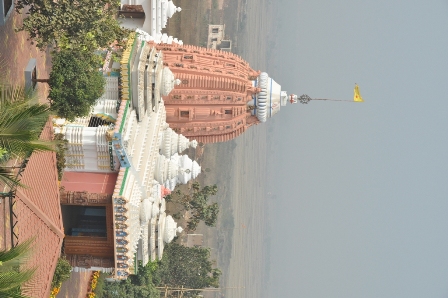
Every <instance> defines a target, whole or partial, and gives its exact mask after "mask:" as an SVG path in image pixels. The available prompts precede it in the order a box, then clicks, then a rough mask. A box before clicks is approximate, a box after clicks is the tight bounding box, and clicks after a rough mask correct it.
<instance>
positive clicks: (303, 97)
mask: <svg viewBox="0 0 448 298" xmlns="http://www.w3.org/2000/svg"><path fill="white" fill-rule="evenodd" d="M297 100H298V101H299V102H300V103H302V104H307V103H309V102H310V101H312V100H329V101H345V102H354V101H353V100H346V99H331V98H311V97H309V96H308V95H307V94H303V95H300V96H299V97H297Z"/></svg>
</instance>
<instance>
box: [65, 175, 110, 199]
mask: <svg viewBox="0 0 448 298" xmlns="http://www.w3.org/2000/svg"><path fill="white" fill-rule="evenodd" d="M117 176H118V173H92V172H69V171H66V172H64V176H63V177H62V181H61V186H62V187H64V189H65V190H66V191H86V192H89V193H107V194H112V193H113V192H114V188H115V182H116V181H117Z"/></svg>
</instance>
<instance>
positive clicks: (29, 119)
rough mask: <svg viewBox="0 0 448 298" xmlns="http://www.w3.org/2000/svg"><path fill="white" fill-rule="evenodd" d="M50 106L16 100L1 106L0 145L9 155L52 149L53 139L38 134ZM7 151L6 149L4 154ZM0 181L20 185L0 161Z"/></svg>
mask: <svg viewBox="0 0 448 298" xmlns="http://www.w3.org/2000/svg"><path fill="white" fill-rule="evenodd" d="M48 110H49V107H48V106H47V105H41V104H31V103H30V102H29V101H24V100H20V101H19V100H17V101H14V102H10V101H9V102H5V103H3V104H2V105H1V106H0V148H1V149H2V152H7V153H6V156H4V158H2V160H3V163H4V162H5V160H6V159H7V158H6V157H17V158H24V157H27V156H29V155H30V154H31V153H32V152H34V151H51V150H53V144H52V143H51V142H46V141H40V140H39V134H40V132H41V130H42V126H43V123H45V121H46V119H47V117H48ZM3 155H5V153H4V154H3ZM0 181H2V182H4V183H6V184H7V185H8V186H10V187H12V186H13V185H21V184H20V183H19V182H18V181H17V180H16V179H15V177H14V175H13V174H12V173H10V171H9V170H8V169H7V168H5V167H2V165H0Z"/></svg>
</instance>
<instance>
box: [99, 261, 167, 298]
mask: <svg viewBox="0 0 448 298" xmlns="http://www.w3.org/2000/svg"><path fill="white" fill-rule="evenodd" d="M156 266H157V265H156ZM153 274H154V265H153V263H149V264H148V265H147V266H142V265H141V264H139V268H138V274H137V275H130V276H129V277H128V278H127V279H126V280H124V281H121V282H108V283H106V284H105V285H104V287H103V292H102V293H101V296H102V297H103V298H122V297H134V298H159V297H160V292H159V291H158V290H157V289H156V287H155V285H154V282H153Z"/></svg>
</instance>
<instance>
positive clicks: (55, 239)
mask: <svg viewBox="0 0 448 298" xmlns="http://www.w3.org/2000/svg"><path fill="white" fill-rule="evenodd" d="M52 134H53V133H52V125H51V121H49V122H47V124H46V125H45V128H44V130H43V132H42V134H41V136H40V137H41V139H43V140H51V139H52ZM21 182H22V183H23V184H24V185H26V186H27V188H19V189H17V195H16V200H17V201H16V206H15V209H14V211H15V213H16V214H17V221H18V223H17V226H16V229H15V232H16V234H17V235H18V241H19V242H23V241H25V240H26V239H29V238H30V237H35V241H34V243H33V250H32V254H31V256H30V257H29V260H28V262H27V266H31V267H37V272H36V274H35V275H34V277H33V279H32V280H31V281H30V282H27V283H26V284H24V285H23V286H22V293H23V294H24V295H28V296H30V297H39V298H41V297H49V295H50V291H51V289H50V287H51V280H52V278H53V273H54V269H55V267H56V263H57V260H58V258H59V256H60V252H61V245H62V240H63V238H64V228H63V224H62V215H61V205H60V202H59V187H58V174H57V169H56V154H55V153H54V152H38V153H33V154H32V155H31V157H30V159H29V162H28V165H27V167H26V169H25V171H24V172H23V176H22V179H21Z"/></svg>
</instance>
